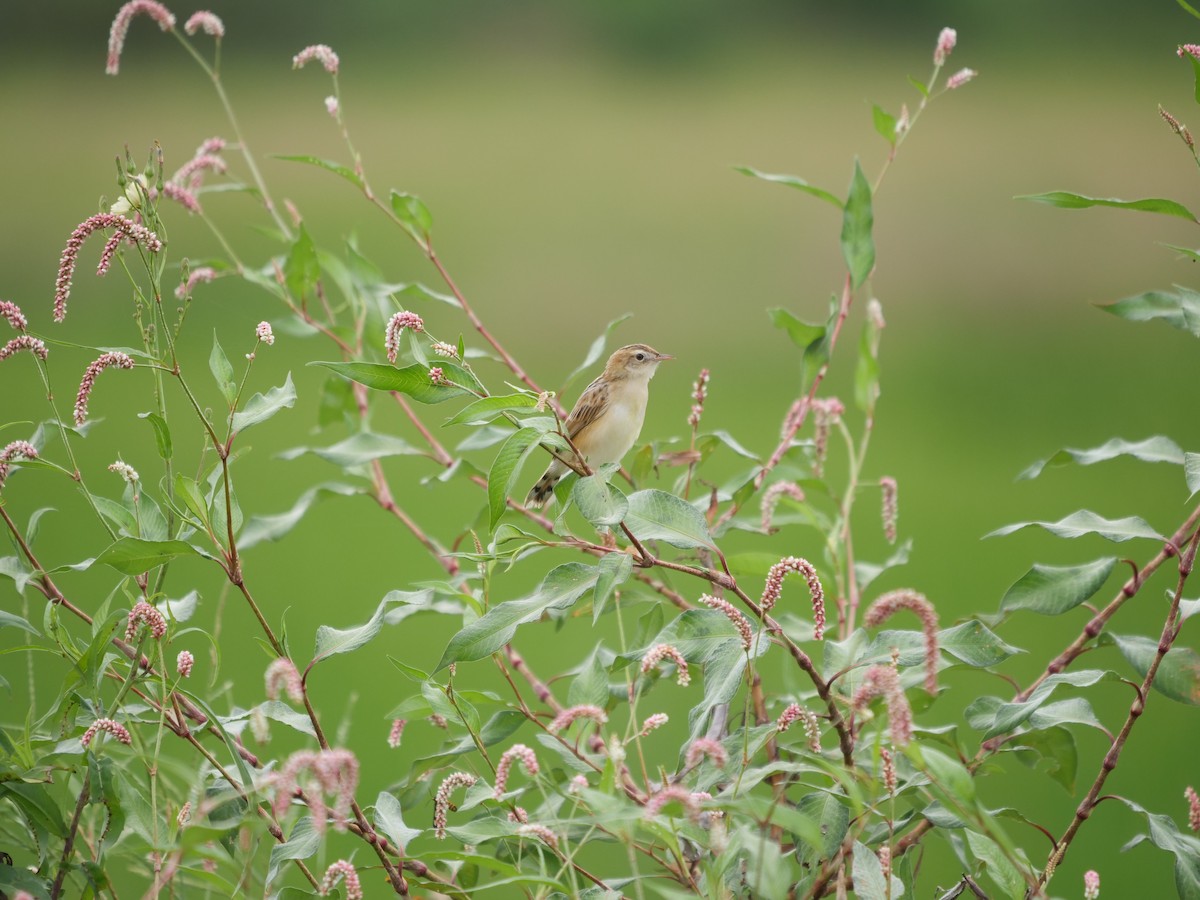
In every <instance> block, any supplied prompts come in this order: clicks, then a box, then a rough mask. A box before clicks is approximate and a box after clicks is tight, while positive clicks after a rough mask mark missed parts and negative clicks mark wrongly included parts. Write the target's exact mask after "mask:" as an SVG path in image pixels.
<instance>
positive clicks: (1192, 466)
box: [1183, 453, 1200, 500]
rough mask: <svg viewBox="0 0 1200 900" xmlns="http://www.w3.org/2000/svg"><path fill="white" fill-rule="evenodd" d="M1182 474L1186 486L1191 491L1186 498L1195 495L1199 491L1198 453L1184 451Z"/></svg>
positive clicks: (1199, 462)
mask: <svg viewBox="0 0 1200 900" xmlns="http://www.w3.org/2000/svg"><path fill="white" fill-rule="evenodd" d="M1183 475H1184V478H1185V479H1186V480H1187V488H1188V490H1189V491H1191V494H1189V495H1188V499H1189V500H1191V499H1192V497H1195V496H1196V492H1197V491H1200V453H1185V454H1183Z"/></svg>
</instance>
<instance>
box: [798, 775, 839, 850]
mask: <svg viewBox="0 0 1200 900" xmlns="http://www.w3.org/2000/svg"><path fill="white" fill-rule="evenodd" d="M796 810H797V812H800V813H802V814H803V815H805V816H807V817H808V818H810V819H812V821H814V822H818V823H819V824H820V826H821V843H812V844H809V843H807V842H806V843H803V844H801V845H800V846H799V847H798V848H797V850H796V857H797V861H798V862H799V863H800V864H801V865H802V866H804V867H805V868H811V867H813V866H814V865H815V864H817V863H819V862H821V861H822V860H827V859H832V858H833V855H834V854H835V853H837V851H838V848H839V847H840V846H841V845H842V841H843V840H844V839H845V837H846V832H847V831H849V830H850V810H849V809H848V808H847V807H846V806H845V804H843V803H842V802H841V801H840V800H839V799H838V797H836V796H835V795H833V794H830V793H826V792H824V791H816V792H814V793H811V794H805V795H804V796H803V797H801V798H800V802H799V803H798V804H796Z"/></svg>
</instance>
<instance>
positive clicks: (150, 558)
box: [95, 537, 200, 575]
mask: <svg viewBox="0 0 1200 900" xmlns="http://www.w3.org/2000/svg"><path fill="white" fill-rule="evenodd" d="M199 555H200V554H199V553H198V552H197V551H196V548H195V547H193V546H192V545H191V544H187V543H184V542H183V541H143V540H141V539H140V538H133V537H125V538H121V539H120V540H118V541H116V542H115V543H113V544H110V545H109V546H108V548H107V549H105V551H104V552H103V553H101V554H100V555H99V556H97V557H96V559H95V562H96V563H99V564H103V565H106V566H111V567H112V568H114V569H116V570H117V571H118V572H120V573H122V574H123V575H141V574H142V573H143V572H148V571H150V569H153V568H155V567H156V566H161V565H163V564H164V563H166V562H169V561H170V560H172V559H175V558H176V557H177V556H199Z"/></svg>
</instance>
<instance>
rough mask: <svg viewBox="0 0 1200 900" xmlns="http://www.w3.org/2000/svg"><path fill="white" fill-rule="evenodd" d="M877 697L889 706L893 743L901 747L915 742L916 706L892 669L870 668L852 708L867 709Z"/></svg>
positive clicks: (885, 667) (852, 703) (889, 722)
mask: <svg viewBox="0 0 1200 900" xmlns="http://www.w3.org/2000/svg"><path fill="white" fill-rule="evenodd" d="M875 697H883V699H884V702H885V703H886V704H887V710H888V726H889V727H890V729H891V736H892V743H893V744H895V745H896V746H897V747H904V746H907V745H908V743H909V741H911V740H912V707H911V706H909V705H908V698H907V697H905V696H904V691H903V690H902V689H901V687H900V676H899V675H898V674H897V673H896V670H895V669H894V668H892V667H891V666H878V665H876V666H871V668H869V669H867V673H866V674H865V675H864V676H863V679H862V682H861V683H860V684H859V686H858V690H856V691H855V692H854V696H853V697H852V698H851V700H850V705H851V706H852V707H853V708H854V710H855V712H857V711H859V710H862V709H866V707H867V704H869V703H870V702H871V700H873V699H874V698H875Z"/></svg>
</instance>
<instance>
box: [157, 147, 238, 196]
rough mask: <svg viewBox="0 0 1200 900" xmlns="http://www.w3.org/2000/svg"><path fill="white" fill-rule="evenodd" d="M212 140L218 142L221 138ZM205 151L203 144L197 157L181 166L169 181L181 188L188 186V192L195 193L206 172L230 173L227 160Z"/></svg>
mask: <svg viewBox="0 0 1200 900" xmlns="http://www.w3.org/2000/svg"><path fill="white" fill-rule="evenodd" d="M210 140H213V141H218V140H220V138H211V139H210ZM203 150H204V145H203V144H202V145H201V146H200V149H199V150H197V151H196V155H195V156H193V157H192V158H191V159H189V160H188V161H187V162H185V163H184V164H183V165H182V166H180V167H179V168H178V169H177V170H176V172H175V174H174V175H172V176H171V177H170V179H168V181H169V182H170V183H171V184H177V185H181V186H182V185H185V184H186V186H187V188H188V190H191V191H195V190H197V189H199V187H200V185H201V184H202V183H203V180H204V173H205V172H215V173H216V174H218V175H224V174H225V172H226V171H228V169H229V167H228V166H227V165H226V163H225V160H223V159H221V157H219V156H217V155H216V153H204V152H202V151H203Z"/></svg>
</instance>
